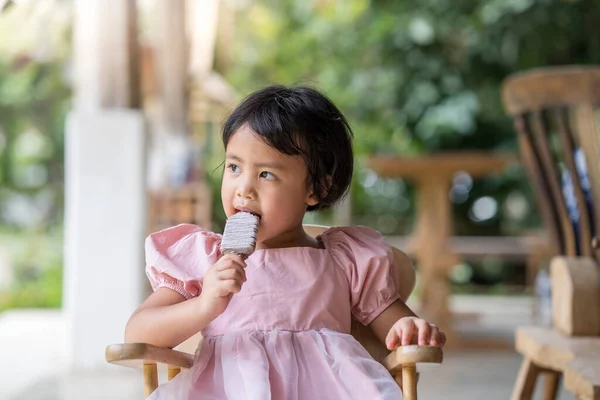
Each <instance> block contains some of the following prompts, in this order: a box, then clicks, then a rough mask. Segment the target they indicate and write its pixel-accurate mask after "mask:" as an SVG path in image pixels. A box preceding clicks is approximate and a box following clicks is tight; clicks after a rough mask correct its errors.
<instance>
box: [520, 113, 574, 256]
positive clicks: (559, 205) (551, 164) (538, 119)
mask: <svg viewBox="0 0 600 400" xmlns="http://www.w3.org/2000/svg"><path fill="white" fill-rule="evenodd" d="M531 118H532V124H531V125H532V130H533V136H534V138H535V140H534V141H533V144H534V151H535V152H536V153H537V155H538V157H539V160H540V164H541V167H542V169H543V177H544V180H545V181H546V184H547V187H548V190H549V194H550V198H551V199H552V203H553V204H554V206H555V210H556V213H557V215H558V218H559V224H560V227H561V230H562V232H563V241H564V254H565V255H577V247H576V242H575V233H574V230H573V224H572V222H571V219H570V217H569V211H568V209H567V204H566V202H565V198H564V196H563V192H562V187H561V181H560V171H559V170H558V168H557V163H556V160H555V159H554V157H553V156H552V152H551V148H550V142H549V140H548V130H547V125H546V121H545V119H544V118H543V115H542V112H541V111H534V112H533V113H532V114H531Z"/></svg>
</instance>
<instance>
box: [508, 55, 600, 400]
mask: <svg viewBox="0 0 600 400" xmlns="http://www.w3.org/2000/svg"><path fill="white" fill-rule="evenodd" d="M503 102H504V106H505V108H506V110H507V112H508V114H509V115H510V116H511V117H512V118H513V120H514V125H515V128H516V131H517V134H518V141H519V147H520V151H521V157H522V161H523V164H524V166H525V168H526V169H527V172H528V175H529V179H530V180H531V182H532V184H533V187H534V190H535V192H536V197H537V200H538V206H539V210H540V213H541V216H542V219H543V221H544V224H545V226H546V229H547V230H548V235H549V238H550V241H551V244H552V247H553V248H554V249H555V250H556V251H555V254H556V257H554V258H553V260H552V261H551V264H550V275H551V281H552V317H553V327H551V328H539V327H537V328H536V327H523V328H519V329H518V330H517V333H516V349H517V351H518V352H519V353H520V354H522V355H523V363H522V366H521V370H520V372H519V376H518V377H517V381H516V383H515V387H514V390H513V395H512V398H513V399H530V398H531V396H532V394H533V391H534V389H535V384H536V380H537V377H538V375H539V374H540V373H544V374H545V375H546V382H545V388H544V389H545V397H544V398H545V399H554V398H556V393H557V390H558V385H559V381H560V378H561V376H563V374H564V378H565V379H564V384H565V387H566V388H567V389H568V390H570V391H571V392H573V393H574V394H575V395H576V396H577V397H578V398H579V399H600V273H599V270H598V266H597V261H598V257H599V256H600V251H599V250H600V246H599V243H600V241H599V240H598V231H599V230H600V166H599V163H600V136H599V135H600V132H599V130H598V129H599V124H598V121H597V116H598V113H597V107H598V106H599V105H600V67H583V66H581V67H580V66H568V67H556V68H544V69H538V70H534V71H529V72H525V73H519V74H516V75H514V76H511V77H509V78H508V79H507V80H506V81H505V82H504V85H503Z"/></svg>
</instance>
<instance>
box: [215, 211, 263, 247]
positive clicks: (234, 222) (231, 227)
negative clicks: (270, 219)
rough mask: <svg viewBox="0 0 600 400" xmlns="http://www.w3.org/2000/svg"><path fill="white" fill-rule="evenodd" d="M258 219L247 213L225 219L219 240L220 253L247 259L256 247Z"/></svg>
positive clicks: (256, 216)
mask: <svg viewBox="0 0 600 400" xmlns="http://www.w3.org/2000/svg"><path fill="white" fill-rule="evenodd" d="M259 222H260V217H259V216H258V215H256V214H252V213H249V212H239V213H236V214H234V215H232V216H231V217H229V218H228V219H227V222H226V223H225V231H224V232H223V239H222V240H221V253H223V254H238V255H240V256H242V258H244V259H245V258H247V257H248V256H249V255H250V254H252V253H253V252H254V248H255V247H256V235H257V233H258V223H259Z"/></svg>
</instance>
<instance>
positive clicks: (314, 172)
mask: <svg viewBox="0 0 600 400" xmlns="http://www.w3.org/2000/svg"><path fill="white" fill-rule="evenodd" d="M244 124H248V126H249V127H250V128H251V129H252V130H253V131H254V132H255V133H256V134H257V135H258V137H260V138H261V139H262V140H263V141H264V142H265V143H266V144H268V145H269V146H271V147H273V148H275V149H277V150H278V151H280V152H281V153H283V154H287V155H299V156H301V157H302V158H303V159H304V162H305V163H306V167H307V170H308V176H307V186H308V187H309V189H310V190H312V191H313V194H314V196H315V198H316V199H317V201H318V204H316V205H314V206H309V207H308V211H315V210H322V209H325V208H328V207H331V206H332V205H334V204H335V203H337V202H338V201H339V200H341V199H342V198H343V197H344V196H345V195H346V193H347V192H348V188H349V187H350V182H351V181H352V172H353V169H354V155H353V153H352V137H353V133H352V128H350V124H348V121H347V120H346V118H345V117H344V115H343V114H342V113H341V112H340V110H338V108H337V107H336V106H335V105H334V104H333V102H332V101H331V100H329V98H327V96H325V95H324V94H322V93H320V92H319V91H318V90H316V89H313V88H311V87H307V86H295V87H286V86H282V85H273V86H268V87H265V88H263V89H260V90H258V91H256V92H254V93H252V94H250V95H249V96H248V97H246V98H245V99H244V100H243V101H242V102H241V103H240V105H238V106H237V108H236V109H235V110H234V111H233V112H232V113H231V115H230V116H229V117H228V118H227V120H226V121H225V124H224V126H223V145H224V146H225V148H227V144H228V143H229V140H230V139H231V137H232V136H233V134H234V133H235V132H236V131H237V130H238V129H240V127H242V126H243V125H244Z"/></svg>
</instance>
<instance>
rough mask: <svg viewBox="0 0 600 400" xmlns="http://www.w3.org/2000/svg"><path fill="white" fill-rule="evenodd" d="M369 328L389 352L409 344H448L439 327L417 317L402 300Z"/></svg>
mask: <svg viewBox="0 0 600 400" xmlns="http://www.w3.org/2000/svg"><path fill="white" fill-rule="evenodd" d="M369 326H370V327H371V329H372V330H373V333H375V336H377V338H378V339H379V340H381V342H382V343H385V345H386V346H387V348H388V349H389V350H392V349H395V348H396V347H398V346H406V345H409V344H419V345H420V346H425V345H431V346H443V345H444V343H445V342H446V335H445V334H444V333H443V332H440V330H439V329H438V328H437V326H435V325H433V324H430V323H428V322H427V321H425V320H424V319H421V318H419V317H417V316H416V315H415V313H414V312H413V311H412V310H411V309H410V308H409V307H408V306H407V305H406V304H405V303H404V302H403V301H402V300H396V301H395V302H393V303H392V304H391V305H390V306H389V307H388V308H386V309H385V310H384V311H383V312H382V313H381V314H379V316H377V318H375V319H374V320H373V322H371V324H370V325H369Z"/></svg>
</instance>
